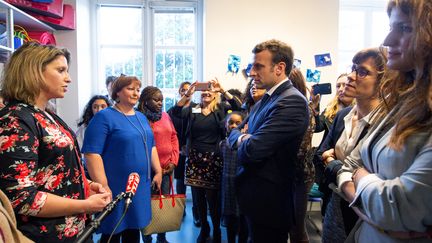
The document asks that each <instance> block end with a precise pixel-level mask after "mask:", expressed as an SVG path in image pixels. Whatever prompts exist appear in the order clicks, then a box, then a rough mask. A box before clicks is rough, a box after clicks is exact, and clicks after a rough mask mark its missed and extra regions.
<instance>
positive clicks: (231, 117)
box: [225, 111, 244, 134]
mask: <svg viewBox="0 0 432 243" xmlns="http://www.w3.org/2000/svg"><path fill="white" fill-rule="evenodd" d="M243 118H244V115H243V113H240V112H237V111H233V112H231V113H229V114H228V115H227V117H226V122H225V129H226V131H227V134H230V132H231V130H233V129H234V128H236V127H238V126H239V125H240V124H241V123H242V122H243Z"/></svg>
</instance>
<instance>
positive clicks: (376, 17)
mask: <svg viewBox="0 0 432 243" xmlns="http://www.w3.org/2000/svg"><path fill="white" fill-rule="evenodd" d="M372 21H373V24H372V26H371V27H372V45H373V46H380V45H381V44H382V43H383V42H384V38H385V37H386V36H387V34H388V32H389V18H388V16H387V13H386V12H385V11H383V12H374V13H373V15H372Z"/></svg>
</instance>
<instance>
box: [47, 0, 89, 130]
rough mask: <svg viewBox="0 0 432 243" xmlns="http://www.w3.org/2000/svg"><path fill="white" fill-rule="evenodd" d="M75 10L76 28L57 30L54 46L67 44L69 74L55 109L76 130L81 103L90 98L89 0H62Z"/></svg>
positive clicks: (82, 105) (80, 113)
mask: <svg viewBox="0 0 432 243" xmlns="http://www.w3.org/2000/svg"><path fill="white" fill-rule="evenodd" d="M64 2H65V3H67V4H71V5H72V6H74V8H75V10H76V30H74V31H56V32H55V36H56V39H57V45H58V46H62V47H66V48H68V49H69V51H70V52H71V56H72V57H71V63H70V69H69V73H70V75H71V79H72V84H71V85H70V89H69V90H68V93H67V94H66V96H65V98H64V99H58V100H57V112H58V114H59V116H60V117H61V118H62V119H63V120H65V122H66V123H67V124H68V125H69V126H70V127H72V129H74V130H75V129H76V124H77V121H78V119H79V118H80V116H81V115H82V111H83V110H84V106H85V105H86V103H87V101H88V100H89V98H90V96H91V94H92V89H93V87H95V82H93V79H92V77H93V70H96V69H94V68H93V67H92V65H93V62H92V56H91V54H92V51H91V46H92V40H91V37H92V35H91V30H90V27H89V26H90V24H89V22H90V9H91V8H90V3H89V1H88V0H65V1H64Z"/></svg>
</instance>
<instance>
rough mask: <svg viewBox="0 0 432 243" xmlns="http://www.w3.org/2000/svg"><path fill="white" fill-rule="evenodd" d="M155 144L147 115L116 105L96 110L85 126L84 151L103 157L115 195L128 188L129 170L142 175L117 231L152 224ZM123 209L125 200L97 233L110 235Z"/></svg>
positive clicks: (106, 219)
mask: <svg viewBox="0 0 432 243" xmlns="http://www.w3.org/2000/svg"><path fill="white" fill-rule="evenodd" d="M138 119H139V120H138ZM145 143H146V145H145ZM153 146H155V141H154V137H153V133H152V130H151V128H150V125H149V123H148V121H147V118H146V117H145V116H144V114H142V113H141V112H138V111H135V115H128V116H126V115H124V114H122V113H120V112H119V111H117V110H115V109H113V108H107V109H104V110H102V111H100V112H98V113H96V115H95V116H94V117H93V118H92V120H91V122H90V124H89V125H88V127H87V129H86V133H85V136H84V144H83V148H82V152H83V153H96V154H100V155H101V156H102V159H103V164H104V168H105V173H106V177H107V179H108V185H109V187H110V189H111V191H112V194H113V198H114V197H115V196H117V195H118V194H119V193H120V192H124V191H125V190H126V184H127V180H128V176H129V174H130V173H132V172H137V173H138V174H139V175H140V183H139V185H138V189H137V192H136V194H135V196H134V197H133V199H132V204H131V206H130V207H129V209H128V212H127V213H126V216H125V218H124V219H123V221H122V222H121V224H120V225H119V227H118V228H117V229H116V231H115V232H114V233H115V234H117V233H120V232H122V231H124V230H125V229H142V228H144V227H145V226H146V225H147V224H149V223H150V220H151V207H150V186H151V180H150V161H151V150H152V148H153ZM123 209H124V202H120V203H119V204H118V205H117V207H116V208H115V209H114V211H113V212H112V213H111V214H110V215H108V216H107V217H106V218H105V219H104V220H103V221H102V223H101V226H100V228H99V231H98V232H100V233H103V234H111V232H112V231H113V229H114V227H115V225H116V224H117V223H118V221H119V219H120V218H121V216H122V214H123Z"/></svg>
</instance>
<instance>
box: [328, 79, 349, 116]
mask: <svg viewBox="0 0 432 243" xmlns="http://www.w3.org/2000/svg"><path fill="white" fill-rule="evenodd" d="M346 76H348V74H347V73H342V74H341V75H339V77H337V79H336V80H339V79H340V78H342V77H346ZM340 103H341V102H340V100H339V93H338V92H336V95H335V96H334V97H333V99H332V100H331V101H330V103H329V104H328V105H327V107H326V109H325V111H324V117H325V118H327V120H329V121H330V122H331V123H333V119H334V118H335V117H336V113H338V111H339V108H340V105H339V104H340Z"/></svg>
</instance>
